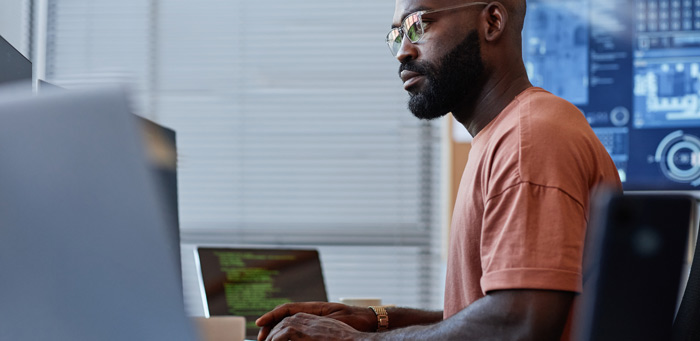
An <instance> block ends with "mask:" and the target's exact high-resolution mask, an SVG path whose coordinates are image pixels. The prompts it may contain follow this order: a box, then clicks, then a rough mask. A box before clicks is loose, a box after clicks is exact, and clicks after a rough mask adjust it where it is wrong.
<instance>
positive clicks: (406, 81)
mask: <svg viewBox="0 0 700 341" xmlns="http://www.w3.org/2000/svg"><path fill="white" fill-rule="evenodd" d="M400 76H401V80H402V81H403V88H404V89H405V90H408V89H409V88H411V87H412V86H414V85H416V84H417V83H418V82H420V81H421V80H422V79H423V75H422V74H420V73H418V72H415V71H408V70H403V71H401V74H400Z"/></svg>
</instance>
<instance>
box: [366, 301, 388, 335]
mask: <svg viewBox="0 0 700 341" xmlns="http://www.w3.org/2000/svg"><path fill="white" fill-rule="evenodd" d="M369 308H370V309H372V311H373V312H374V314H375V315H377V331H378V332H382V331H385V330H388V329H389V314H387V312H386V308H384V307H383V306H369Z"/></svg>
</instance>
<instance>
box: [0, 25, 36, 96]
mask: <svg viewBox="0 0 700 341" xmlns="http://www.w3.org/2000/svg"><path fill="white" fill-rule="evenodd" d="M31 80H32V63H31V62H30V61H29V59H27V58H26V57H24V55H22V54H21V53H20V52H19V51H17V49H15V48H14V47H13V46H12V45H11V44H10V43H9V42H8V41H7V40H5V38H3V37H2V36H0V84H4V83H13V82H20V81H25V82H26V83H27V86H28V87H29V88H30V89H31Z"/></svg>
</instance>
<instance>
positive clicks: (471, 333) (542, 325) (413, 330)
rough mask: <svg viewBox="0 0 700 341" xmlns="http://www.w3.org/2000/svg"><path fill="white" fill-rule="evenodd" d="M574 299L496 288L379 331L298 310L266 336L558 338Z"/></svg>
mask: <svg viewBox="0 0 700 341" xmlns="http://www.w3.org/2000/svg"><path fill="white" fill-rule="evenodd" d="M573 298H574V293H572V292H563V291H550V290H503V291H495V292H492V293H489V294H488V295H487V296H486V297H484V298H482V299H480V300H478V301H476V302H474V303H473V304H471V305H470V306H469V307H467V308H466V309H464V310H462V311H461V312H459V313H458V314H457V315H455V316H453V317H451V318H449V319H447V320H445V321H443V322H441V323H437V324H432V325H427V326H413V327H407V328H401V329H396V330H392V331H388V332H384V333H362V332H357V331H355V330H354V329H352V328H349V327H348V326H347V325H346V324H344V323H342V322H339V321H337V320H332V319H328V318H323V317H318V316H313V315H308V314H299V315H296V316H291V317H289V318H286V319H284V320H283V321H282V322H281V323H279V324H277V326H276V327H275V328H274V329H273V330H272V331H271V332H270V334H269V337H268V338H267V340H301V339H303V340H471V339H478V340H482V339H486V340H488V339H493V340H503V339H519V340H521V339H524V340H559V339H560V337H561V334H562V332H563V330H564V326H565V324H566V321H567V318H568V316H569V310H570V308H571V304H572V301H573ZM389 314H390V315H389V321H390V323H391V319H392V317H391V312H390V313H389Z"/></svg>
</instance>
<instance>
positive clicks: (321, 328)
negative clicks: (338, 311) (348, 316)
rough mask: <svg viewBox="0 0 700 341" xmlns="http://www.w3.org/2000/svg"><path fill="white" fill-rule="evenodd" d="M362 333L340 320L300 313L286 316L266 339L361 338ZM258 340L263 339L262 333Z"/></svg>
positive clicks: (284, 340) (276, 340) (272, 340)
mask: <svg viewBox="0 0 700 341" xmlns="http://www.w3.org/2000/svg"><path fill="white" fill-rule="evenodd" d="M362 334H363V333H362V332H359V331H357V330H356V329H354V328H352V327H350V326H348V325H347V324H345V323H343V322H340V321H338V320H334V319H331V318H327V317H319V316H315V315H310V314H305V313H298V314H295V315H293V316H289V317H286V318H284V319H283V320H282V322H280V323H278V324H277V325H276V326H275V328H274V329H272V331H271V332H270V334H269V335H268V336H267V338H265V339H264V340H268V341H288V340H337V341H341V340H360V339H363V336H362ZM258 340H263V338H262V333H261V335H259V336H258Z"/></svg>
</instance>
